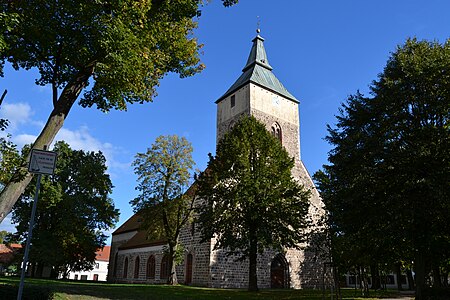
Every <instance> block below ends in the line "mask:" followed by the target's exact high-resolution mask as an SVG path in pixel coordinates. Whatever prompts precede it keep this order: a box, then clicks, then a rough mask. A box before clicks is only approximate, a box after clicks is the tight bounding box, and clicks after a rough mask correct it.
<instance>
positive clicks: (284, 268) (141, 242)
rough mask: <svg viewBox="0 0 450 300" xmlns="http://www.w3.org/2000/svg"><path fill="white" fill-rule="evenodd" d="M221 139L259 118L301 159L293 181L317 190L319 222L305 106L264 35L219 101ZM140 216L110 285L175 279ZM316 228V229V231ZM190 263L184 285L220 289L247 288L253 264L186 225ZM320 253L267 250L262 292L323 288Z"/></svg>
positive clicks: (120, 240) (126, 231) (182, 270)
mask: <svg viewBox="0 0 450 300" xmlns="http://www.w3.org/2000/svg"><path fill="white" fill-rule="evenodd" d="M216 104H217V140H219V139H220V138H221V137H222V136H223V135H224V133H225V132H226V131H227V130H228V129H229V128H230V127H231V126H233V124H234V123H235V122H236V121H237V120H238V119H239V118H240V117H241V116H242V115H253V116H255V117H256V118H257V119H259V120H260V121H261V122H262V123H264V124H265V125H266V127H267V129H268V130H269V131H270V132H272V134H273V135H275V136H276V137H277V138H279V139H280V141H281V142H282V144H283V146H284V147H285V148H286V150H287V151H288V153H289V154H290V155H291V156H292V157H294V158H295V167H294V169H293V171H292V172H293V176H294V177H295V178H297V179H298V180H299V181H300V182H301V183H302V184H303V185H304V186H305V187H306V188H308V189H310V190H311V198H310V208H309V216H310V217H311V219H312V220H313V223H315V224H316V223H317V221H318V219H319V218H320V216H321V215H322V214H323V208H322V206H323V205H322V201H321V199H320V196H319V193H318V192H317V190H316V188H315V186H314V184H313V181H312V179H311V177H310V175H309V174H308V171H307V170H306V168H305V166H304V164H303V162H302V160H301V158H300V121H299V101H298V100H297V99H296V98H295V97H294V96H293V95H292V94H291V93H289V92H288V90H287V89H286V88H285V87H284V86H283V84H282V83H281V82H280V81H279V80H278V79H277V77H275V75H274V73H273V72H272V67H271V65H270V64H269V61H268V59H267V55H266V51H265V48H264V39H263V38H262V37H261V36H260V35H259V34H258V35H257V36H256V37H255V38H254V39H253V45H252V48H251V51H250V55H249V57H248V60H247V63H246V64H245V66H244V68H243V69H242V74H241V76H240V77H239V78H238V79H237V80H236V82H235V83H233V85H231V87H230V88H229V89H228V90H227V91H226V92H225V93H224V94H223V96H221V97H220V98H219V99H218V100H217V101H216ZM140 221H141V220H140V217H139V216H138V215H133V216H132V217H131V218H130V219H128V220H127V221H126V222H125V223H124V224H123V225H122V226H120V227H119V228H118V229H117V230H116V231H115V232H113V234H112V245H111V255H110V261H109V271H108V280H109V281H113V282H133V283H155V284H158V283H165V282H166V281H167V277H168V276H169V270H168V261H167V256H165V255H164V252H163V247H164V245H165V243H164V241H161V240H159V241H154V240H153V241H149V240H147V239H146V233H145V232H144V231H140V230H139V225H140ZM314 228H315V226H313V229H311V230H314ZM179 241H180V243H181V244H183V246H184V249H185V255H184V261H183V262H182V264H181V265H179V266H177V277H178V281H179V282H180V283H184V284H189V285H196V286H206V287H216V288H247V287H248V261H244V262H236V261H235V260H234V258H233V257H229V256H226V255H225V252H224V251H223V250H218V251H213V250H212V249H213V247H214V239H212V240H211V241H209V242H205V243H200V236H199V230H197V231H196V230H195V227H194V226H192V225H188V226H186V228H184V230H183V231H182V233H181V234H180V239H179ZM316 254H317V253H316V251H314V250H312V249H309V247H308V245H305V249H304V250H295V249H285V251H284V252H283V253H276V252H274V251H270V250H267V251H266V252H265V253H264V254H262V255H261V254H260V255H258V287H260V288H305V287H308V288H319V287H321V285H322V278H323V267H324V264H323V261H322V260H321V259H318V258H317V256H316Z"/></svg>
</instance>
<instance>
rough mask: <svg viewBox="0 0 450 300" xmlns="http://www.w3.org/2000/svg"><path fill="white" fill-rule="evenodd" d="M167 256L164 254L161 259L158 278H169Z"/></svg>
mask: <svg viewBox="0 0 450 300" xmlns="http://www.w3.org/2000/svg"><path fill="white" fill-rule="evenodd" d="M169 272H170V271H169V256H168V255H164V256H163V258H162V260H161V273H160V276H159V278H160V279H167V278H169Z"/></svg>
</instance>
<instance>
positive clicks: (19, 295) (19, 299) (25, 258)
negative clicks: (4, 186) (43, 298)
mask: <svg viewBox="0 0 450 300" xmlns="http://www.w3.org/2000/svg"><path fill="white" fill-rule="evenodd" d="M41 176H42V174H38V178H37V183H36V193H35V194H34V201H33V209H32V210H31V218H30V225H29V227H28V236H27V245H26V246H25V254H24V256H23V262H22V272H21V274H20V285H19V292H18V293H17V300H22V292H23V285H24V281H25V271H26V267H27V263H28V253H29V251H30V243H31V236H32V235H33V227H34V215H35V214H36V208H37V202H38V196H39V188H40V186H41Z"/></svg>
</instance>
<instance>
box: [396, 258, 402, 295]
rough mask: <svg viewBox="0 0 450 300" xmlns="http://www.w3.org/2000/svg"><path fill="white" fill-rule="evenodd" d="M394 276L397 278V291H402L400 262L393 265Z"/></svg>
mask: <svg viewBox="0 0 450 300" xmlns="http://www.w3.org/2000/svg"><path fill="white" fill-rule="evenodd" d="M395 276H396V277H397V289H398V290H399V291H401V290H403V287H402V264H401V263H400V262H398V263H396V264H395Z"/></svg>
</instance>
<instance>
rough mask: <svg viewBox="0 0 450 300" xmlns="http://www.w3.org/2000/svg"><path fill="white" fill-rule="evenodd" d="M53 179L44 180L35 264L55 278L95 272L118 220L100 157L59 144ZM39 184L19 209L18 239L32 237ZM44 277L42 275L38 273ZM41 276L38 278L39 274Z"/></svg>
mask: <svg viewBox="0 0 450 300" xmlns="http://www.w3.org/2000/svg"><path fill="white" fill-rule="evenodd" d="M53 150H54V151H56V152H57V154H58V157H57V162H56V169H55V173H54V175H49V176H42V179H41V186H40V192H39V200H38V206H37V213H36V221H35V226H34V229H33V237H32V241H31V242H32V244H33V247H31V251H30V262H31V263H32V264H33V265H35V266H37V268H38V269H37V270H38V271H39V270H41V268H42V267H43V266H49V267H53V268H54V270H55V275H57V274H58V273H61V274H63V275H66V274H68V272H70V271H80V270H88V269H90V268H92V266H93V263H94V260H95V252H96V251H97V250H98V249H99V248H102V247H103V246H104V245H105V242H106V239H107V236H106V234H105V233H104V232H105V231H107V230H110V229H111V228H112V227H113V226H114V224H115V223H116V222H117V220H118V217H119V212H118V210H117V209H116V208H115V207H114V203H113V201H112V199H111V198H110V197H109V195H110V193H111V191H112V187H113V186H112V183H111V180H110V178H109V175H108V174H107V173H106V169H107V167H106V165H105V162H106V160H105V157H104V156H103V154H102V153H101V152H85V151H82V150H72V149H71V148H70V147H69V145H67V144H66V143H64V142H58V143H56V145H55V147H54V149H53ZM35 183H36V182H35V180H34V181H33V182H32V184H30V185H29V186H28V187H27V189H26V190H25V193H24V194H23V195H22V196H21V197H20V199H19V201H17V203H16V204H15V206H14V209H13V216H12V220H13V221H14V222H15V223H17V226H16V229H17V235H18V236H19V237H21V238H23V239H25V238H26V235H27V233H28V224H29V219H30V214H31V207H32V201H31V200H32V199H33V197H34V193H35ZM38 273H39V272H38ZM38 276H39V275H38Z"/></svg>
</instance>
